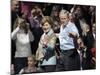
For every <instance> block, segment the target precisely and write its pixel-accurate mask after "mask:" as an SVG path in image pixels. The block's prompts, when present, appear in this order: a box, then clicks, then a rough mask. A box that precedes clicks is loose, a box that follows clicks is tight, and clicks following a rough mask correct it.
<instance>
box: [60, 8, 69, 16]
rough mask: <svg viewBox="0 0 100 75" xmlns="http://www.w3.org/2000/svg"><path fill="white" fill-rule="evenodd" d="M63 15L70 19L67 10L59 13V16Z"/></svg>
mask: <svg viewBox="0 0 100 75" xmlns="http://www.w3.org/2000/svg"><path fill="white" fill-rule="evenodd" d="M61 15H66V16H68V17H69V12H68V11H67V10H65V9H62V10H61V11H60V13H59V16H61Z"/></svg>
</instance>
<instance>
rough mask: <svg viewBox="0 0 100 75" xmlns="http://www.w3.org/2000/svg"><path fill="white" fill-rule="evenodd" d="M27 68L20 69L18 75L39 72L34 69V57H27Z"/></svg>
mask: <svg viewBox="0 0 100 75" xmlns="http://www.w3.org/2000/svg"><path fill="white" fill-rule="evenodd" d="M27 62H28V66H27V67H24V68H23V69H21V71H20V72H19V74H30V73H37V72H39V70H38V68H37V67H36V60H35V56H33V55H32V56H28V57H27Z"/></svg>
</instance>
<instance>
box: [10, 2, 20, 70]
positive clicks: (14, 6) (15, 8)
mask: <svg viewBox="0 0 100 75" xmlns="http://www.w3.org/2000/svg"><path fill="white" fill-rule="evenodd" d="M18 17H19V1H18V0H11V32H12V31H13V26H14V22H15V21H16V19H17V18H18ZM15 51H16V46H15V42H14V41H13V40H11V66H12V67H13V69H14V56H15Z"/></svg>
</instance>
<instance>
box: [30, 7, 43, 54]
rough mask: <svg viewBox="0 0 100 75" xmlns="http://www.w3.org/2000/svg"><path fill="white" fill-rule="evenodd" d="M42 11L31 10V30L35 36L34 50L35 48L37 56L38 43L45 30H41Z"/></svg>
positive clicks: (34, 52)
mask: <svg viewBox="0 0 100 75" xmlns="http://www.w3.org/2000/svg"><path fill="white" fill-rule="evenodd" d="M41 13H42V11H41V10H40V9H39V8H37V9H35V8H33V9H32V10H31V16H30V18H29V22H30V29H31V31H32V34H33V35H34V39H35V40H34V41H33V43H32V48H33V50H34V51H33V54H34V55H35V54H36V50H37V48H38V43H39V40H40V37H41V35H42V34H43V30H42V28H41V19H42V16H43V15H42V14H41Z"/></svg>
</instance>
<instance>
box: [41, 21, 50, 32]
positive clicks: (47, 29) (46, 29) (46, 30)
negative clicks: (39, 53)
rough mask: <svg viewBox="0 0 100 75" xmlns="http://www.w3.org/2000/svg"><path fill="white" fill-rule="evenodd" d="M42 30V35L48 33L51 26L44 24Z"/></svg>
mask: <svg viewBox="0 0 100 75" xmlns="http://www.w3.org/2000/svg"><path fill="white" fill-rule="evenodd" d="M42 29H43V31H44V33H47V32H49V31H50V29H51V25H50V24H49V23H48V22H45V23H44V24H43V25H42Z"/></svg>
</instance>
